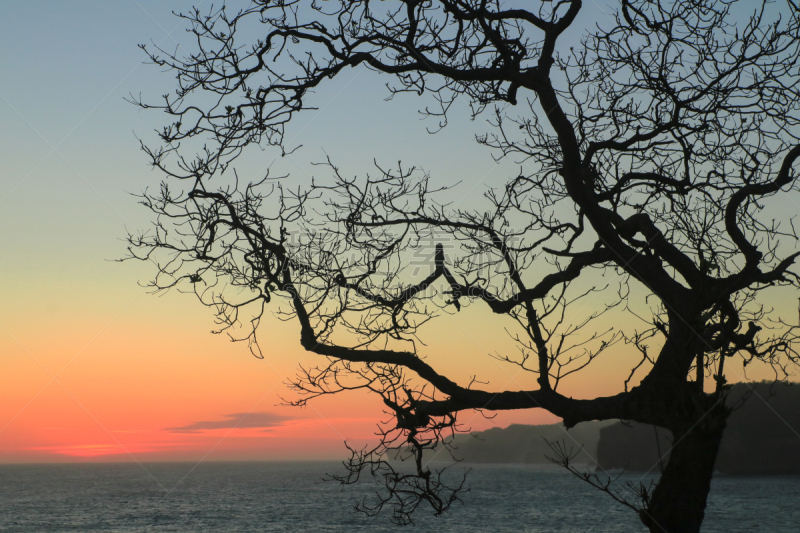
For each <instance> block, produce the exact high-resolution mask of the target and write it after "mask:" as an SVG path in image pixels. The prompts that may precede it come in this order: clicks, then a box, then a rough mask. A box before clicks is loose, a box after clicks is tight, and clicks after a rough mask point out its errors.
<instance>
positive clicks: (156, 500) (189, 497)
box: [0, 463, 800, 533]
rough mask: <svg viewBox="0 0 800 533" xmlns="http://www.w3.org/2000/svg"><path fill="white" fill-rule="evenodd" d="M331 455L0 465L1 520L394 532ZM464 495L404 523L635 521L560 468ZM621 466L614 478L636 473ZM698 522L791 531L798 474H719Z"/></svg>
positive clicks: (493, 472)
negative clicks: (303, 459) (367, 509)
mask: <svg viewBox="0 0 800 533" xmlns="http://www.w3.org/2000/svg"><path fill="white" fill-rule="evenodd" d="M340 470H341V466H340V465H338V464H337V463H203V464H200V465H197V466H196V468H195V465H193V464H190V463H151V464H145V465H142V466H139V465H136V464H79V465H5V466H0V531H9V532H12V531H13V532H31V531H37V532H38V531H109V532H120V533H128V532H135V531H154V532H162V531H163V532H166V531H203V532H207V531H213V532H216V531H219V532H241V531H314V532H316V531H331V532H345V531H390V530H391V531H397V530H400V529H402V528H399V527H396V526H392V525H391V524H390V523H389V520H388V518H389V517H388V514H387V515H386V516H379V517H377V518H367V517H364V516H362V515H358V514H353V513H352V506H353V503H354V502H355V501H356V500H358V499H359V498H360V497H363V496H364V495H366V494H368V493H369V491H370V490H372V489H374V485H371V484H367V483H365V484H361V485H359V486H356V487H348V488H345V490H344V491H342V490H341V489H340V487H338V486H336V485H334V484H332V483H319V480H320V479H321V477H322V476H323V475H324V474H325V473H326V472H337V471H340ZM468 479H469V481H468V483H469V486H470V488H471V491H470V492H469V493H467V494H466V495H465V496H464V505H457V506H456V507H454V508H453V509H452V510H451V511H450V513H449V514H448V515H446V516H445V517H443V518H439V519H436V518H434V517H432V515H431V513H430V512H428V510H427V509H421V512H419V513H418V514H417V515H416V516H415V519H416V520H417V523H416V525H415V526H410V527H409V528H406V529H405V531H409V532H416V531H459V532H462V531H467V532H471V531H530V532H555V531H558V532H573V531H574V532H597V533H600V532H615V533H625V532H634V531H637V532H639V531H642V527H641V525H640V523H639V522H638V519H637V518H636V516H635V515H634V514H633V512H632V511H630V510H628V509H626V508H624V507H622V506H621V505H619V504H617V503H615V502H614V501H612V500H611V499H610V498H609V497H608V496H606V495H604V494H602V493H600V492H598V491H597V490H595V489H593V488H591V487H589V486H588V485H586V484H585V483H583V482H581V481H580V480H578V479H576V478H575V477H573V476H571V475H570V474H567V473H565V472H563V471H561V470H558V469H551V468H547V467H538V466H527V465H502V466H500V465H477V466H473V467H472V472H471V473H470V475H469V478H468ZM639 479H640V478H639V477H637V476H635V475H628V476H626V477H624V478H623V479H622V480H621V481H623V482H624V481H626V480H631V481H638V480H639ZM704 531H707V532H725V533H731V532H739V531H743V532H744V531H748V532H750V531H764V532H775V533H778V532H792V533H794V532H797V531H800V477H797V476H787V477H751V478H741V477H718V478H716V479H715V480H714V482H713V488H712V493H711V497H710V501H709V507H708V511H707V520H706V525H705V529H704Z"/></svg>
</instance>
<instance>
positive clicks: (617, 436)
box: [597, 383, 800, 475]
mask: <svg viewBox="0 0 800 533" xmlns="http://www.w3.org/2000/svg"><path fill="white" fill-rule="evenodd" d="M751 391H752V392H751ZM748 395H749V397H748V398H746V397H747V396H748ZM743 398H746V401H745V402H744V403H743V404H741V400H742V399H743ZM728 404H729V405H732V406H736V405H740V406H739V407H738V408H737V409H736V410H735V411H734V412H733V413H732V414H731V416H730V418H729V419H728V426H727V428H726V429H725V433H724V435H723V437H722V445H721V446H720V451H719V455H718V456H717V463H716V465H715V469H716V470H717V471H719V472H722V473H725V474H736V475H771V474H794V475H798V474H800V384H797V383H791V384H774V385H773V384H771V383H750V384H744V383H737V384H736V385H734V387H733V389H732V390H731V393H730V396H729V398H728ZM671 441H672V435H671V433H670V432H668V431H665V430H659V431H658V440H656V432H655V431H654V428H653V426H647V425H642V424H635V423H630V424H622V423H619V422H618V423H615V424H613V425H611V426H607V427H604V428H602V429H601V430H600V439H599V442H598V444H597V460H598V463H599V465H600V466H601V467H602V468H604V469H606V470H611V469H619V468H626V469H627V470H629V471H639V472H644V471H647V470H651V469H652V471H653V472H658V471H659V455H660V454H659V449H660V452H661V455H666V456H667V457H668V456H669V448H670V445H671ZM664 460H665V461H666V458H665V459H664Z"/></svg>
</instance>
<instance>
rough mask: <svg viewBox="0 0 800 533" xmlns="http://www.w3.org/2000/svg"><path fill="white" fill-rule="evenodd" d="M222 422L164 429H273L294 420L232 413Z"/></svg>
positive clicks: (204, 421)
mask: <svg viewBox="0 0 800 533" xmlns="http://www.w3.org/2000/svg"><path fill="white" fill-rule="evenodd" d="M224 417H225V419H224V420H201V421H200V422H192V423H191V424H189V425H186V426H180V427H174V428H165V429H166V430H167V431H172V432H175V433H197V432H199V431H204V430H209V429H229V428H267V429H269V428H274V427H277V426H281V425H283V423H284V422H286V421H287V420H294V418H295V417H291V416H284V415H279V414H275V413H266V412H264V413H233V414H230V415H224Z"/></svg>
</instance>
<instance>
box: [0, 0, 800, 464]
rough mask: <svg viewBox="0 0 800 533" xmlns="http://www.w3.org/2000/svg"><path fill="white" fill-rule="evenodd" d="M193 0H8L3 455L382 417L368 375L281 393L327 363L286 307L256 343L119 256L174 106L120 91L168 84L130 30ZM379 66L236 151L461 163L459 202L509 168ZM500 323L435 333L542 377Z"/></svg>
mask: <svg viewBox="0 0 800 533" xmlns="http://www.w3.org/2000/svg"><path fill="white" fill-rule="evenodd" d="M191 5H192V2H183V1H179V2H158V1H155V0H121V1H119V2H107V1H85V0H82V1H80V2H69V3H67V2H48V3H45V2H13V1H10V0H0V10H1V11H0V13H2V15H1V16H0V50H2V54H0V73H2V76H0V124H2V128H0V162H1V163H0V227H2V228H3V231H2V233H0V463H3V462H55V461H136V462H147V461H160V460H187V461H205V460H286V459H331V458H344V457H345V455H346V450H345V448H344V445H343V441H345V440H347V441H349V442H351V443H353V444H357V445H358V444H361V443H366V442H369V441H370V439H371V438H372V437H373V432H374V430H375V425H376V422H377V421H379V420H382V419H385V418H386V416H385V415H384V414H383V412H382V409H381V404H380V402H379V401H378V400H377V398H368V397H365V395H363V394H361V393H352V394H346V395H339V396H336V397H329V398H324V399H322V400H319V401H317V402H312V403H311V404H310V406H309V407H307V408H304V409H298V408H292V407H286V406H284V405H281V404H282V403H283V398H286V399H291V398H292V393H291V391H289V390H288V388H287V387H286V385H285V382H286V380H287V379H288V378H290V377H291V376H292V375H294V373H295V372H296V370H297V368H298V365H300V364H313V363H314V362H315V359H314V356H311V355H309V354H307V353H306V352H304V351H303V350H302V349H301V348H300V346H299V342H298V341H299V331H298V330H297V328H296V327H295V326H294V325H292V324H284V323H282V322H280V321H278V320H276V319H268V320H266V323H265V324H264V326H263V328H262V330H263V331H261V332H260V337H261V338H262V339H264V338H268V342H267V343H266V348H265V349H264V355H265V358H264V359H257V358H255V357H253V356H252V355H251V354H250V352H249V351H248V350H247V347H246V346H244V345H242V344H235V343H231V342H230V341H229V340H228V339H227V338H226V337H224V336H221V335H212V334H211V333H210V331H211V330H212V329H213V328H214V327H215V324H214V322H213V316H212V315H211V313H210V312H209V310H207V309H206V308H204V307H202V306H200V305H198V303H197V302H196V300H195V299H194V298H193V297H192V296H190V295H185V294H179V293H177V292H172V293H167V294H162V295H157V296H156V295H152V294H150V293H149V292H148V291H147V290H146V289H145V288H143V287H142V285H141V284H142V283H145V282H146V281H148V280H149V279H150V277H151V276H152V274H153V273H154V268H153V265H151V264H147V263H139V262H123V263H120V262H117V261H116V260H117V259H119V258H121V257H123V256H125V254H126V250H125V242H124V237H125V236H126V234H127V232H128V231H135V230H139V229H144V228H146V227H147V225H148V223H149V220H150V219H149V216H148V212H147V211H146V210H145V209H143V208H142V207H141V206H139V205H138V204H137V203H136V199H135V198H134V197H133V196H132V194H135V193H139V192H141V191H142V190H144V189H145V188H147V187H155V186H157V184H158V182H159V179H160V176H159V175H158V174H157V173H155V172H153V171H152V170H151V169H150V167H149V166H148V162H147V158H146V156H145V155H144V154H143V153H142V152H141V151H140V150H139V142H138V140H137V137H143V136H147V135H149V134H150V132H151V131H152V130H153V129H154V128H156V127H159V126H160V125H161V124H162V123H163V119H162V117H161V116H159V115H158V114H157V113H156V112H144V111H142V110H139V109H137V108H136V107H134V106H132V105H131V104H129V103H127V102H126V101H125V100H124V98H125V97H126V96H128V95H131V94H133V95H137V96H138V95H139V94H142V96H143V97H144V98H145V99H147V98H151V99H152V98H158V96H159V95H161V94H163V93H166V92H169V91H171V90H172V78H171V75H170V74H168V73H164V72H162V71H161V70H160V69H159V68H158V67H154V66H152V65H146V64H143V61H144V59H145V57H144V55H143V53H142V52H141V50H139V48H138V47H137V45H138V44H139V43H155V44H157V45H160V46H162V47H163V48H165V49H174V48H175V47H177V46H179V45H180V43H182V42H183V43H186V42H187V39H188V37H187V35H186V34H185V32H184V28H185V27H184V26H183V24H182V23H181V22H180V21H179V20H178V19H176V18H175V17H174V16H172V14H171V13H170V11H171V10H173V9H174V10H178V11H179V10H181V9H187V8H188V7H190V6H191ZM592 9H594V8H592ZM595 15H597V13H595ZM585 16H587V17H591V16H593V15H592V11H591V10H589V11H588V12H587V14H586V15H585ZM385 81H386V80H384V79H381V78H379V77H377V76H375V75H374V74H373V73H370V72H368V71H366V70H364V69H353V70H351V71H348V72H345V73H344V74H343V75H342V76H340V77H339V78H337V79H335V80H332V81H331V82H330V83H328V85H326V86H325V88H324V90H320V91H318V94H316V95H315V96H314V98H316V99H317V100H316V103H317V105H318V107H319V111H317V112H315V113H309V114H307V115H306V116H303V117H301V118H299V119H298V120H297V121H296V122H295V123H294V124H293V125H292V126H291V128H290V129H289V130H288V131H287V138H288V139H289V141H290V143H291V142H294V143H295V144H297V145H302V149H300V150H299V151H298V152H296V153H295V154H294V155H293V156H292V157H287V158H279V157H277V156H276V154H274V153H271V152H269V151H264V152H262V153H255V154H250V155H248V157H249V159H248V160H247V161H246V162H245V163H243V164H246V165H250V166H249V167H248V168H250V169H251V170H254V171H258V170H263V169H266V168H269V169H270V171H274V172H275V173H276V175H278V174H288V175H289V176H290V177H289V178H288V180H289V181H290V182H291V183H292V184H298V185H303V184H308V183H310V179H311V177H312V176H319V175H320V172H321V170H320V167H314V166H312V165H311V162H313V161H321V160H322V159H323V158H324V157H325V156H326V155H330V156H331V157H332V158H333V159H334V161H336V162H337V163H338V164H340V165H342V168H343V169H344V171H345V173H350V174H356V173H359V172H365V171H367V170H368V169H369V168H370V167H371V165H372V161H373V158H374V159H376V160H378V161H382V162H386V163H388V164H389V165H391V164H394V163H395V162H396V161H398V160H402V161H403V162H404V164H405V163H410V164H419V165H422V166H423V167H424V168H425V169H426V170H427V171H429V172H430V173H431V175H432V176H434V177H435V179H436V180H440V181H439V182H441V183H454V182H460V185H459V187H458V189H457V190H456V191H455V193H454V194H455V195H456V196H455V202H456V204H463V205H470V202H473V201H476V200H477V199H479V198H480V196H481V195H482V194H483V193H484V192H485V190H486V188H487V187H489V186H492V185H497V184H498V183H500V184H502V183H503V180H504V178H505V177H506V176H507V175H509V174H507V172H513V169H511V167H509V166H503V165H498V164H497V163H495V162H494V160H493V159H492V158H491V154H490V153H489V152H487V151H485V150H482V149H478V148H477V147H476V145H475V143H474V141H473V136H474V134H475V133H476V132H480V131H481V129H482V128H483V127H484V125H483V123H482V122H480V121H477V122H470V121H469V120H468V119H467V118H466V117H465V114H464V113H460V114H458V113H456V114H455V115H454V118H453V121H452V123H451V125H450V127H448V128H447V129H446V130H444V131H443V132H441V133H439V134H438V135H437V136H435V137H431V136H429V135H427V134H426V133H425V128H426V126H430V125H431V124H430V122H425V121H422V120H421V118H420V116H419V115H418V114H417V112H416V110H417V109H419V108H420V107H423V106H424V104H420V102H419V100H415V99H414V98H413V97H411V96H409V97H401V98H396V99H394V100H392V101H390V102H386V101H385V97H386V96H387V94H386V91H385V89H384V88H383V83H384V82H385ZM781 208H782V209H794V207H793V206H792V205H790V204H787V205H784V206H782V207H781ZM787 302H789V300H786V302H783V303H781V305H785V306H787V309H788V308H789V307H788V306H790V305H793V304H790V303H787ZM597 303H598V302H595V304H597ZM499 337H503V338H504V339H505V333H504V332H503V323H502V322H501V321H500V320H499V319H498V318H497V317H494V316H491V315H490V316H487V314H486V313H480V312H478V310H477V309H474V308H470V309H468V310H466V311H465V312H463V313H460V314H458V315H452V316H449V318H447V317H445V318H443V319H442V320H441V324H440V325H439V326H438V327H437V331H436V335H434V336H433V338H432V339H431V340H430V342H429V346H428V347H427V350H428V353H429V354H431V357H435V362H436V365H437V367H438V368H441V369H442V370H443V371H444V372H445V373H450V374H451V375H452V376H454V377H455V378H456V379H458V380H459V381H460V382H462V383H467V382H468V381H469V380H470V379H471V378H472V376H473V375H474V376H477V377H478V379H480V380H481V381H483V382H487V383H488V385H487V387H488V388H490V389H494V390H501V389H519V388H535V381H534V379H535V376H532V375H527V374H525V373H524V372H520V371H519V369H518V368H515V367H513V366H509V365H505V366H504V365H501V364H500V363H499V362H498V361H497V360H496V359H495V358H493V357H491V354H493V353H494V354H496V353H499V352H500V351H502V350H504V349H510V348H509V346H510V345H509V343H508V340H507V339H505V340H500V339H499ZM634 360H635V356H634V355H633V354H632V353H631V352H630V351H627V352H626V351H625V350H619V351H618V352H617V353H615V354H614V355H613V358H611V359H610V360H609V361H608V362H604V363H603V364H601V365H599V366H598V368H597V370H596V371H595V372H588V373H582V374H578V375H577V376H576V377H575V379H573V380H571V381H569V382H566V383H565V384H564V389H563V390H562V392H564V393H565V394H568V395H571V396H575V397H591V396H596V395H607V394H613V393H616V392H618V391H619V390H621V387H622V379H624V378H625V377H626V376H627V371H628V369H629V368H630V367H631V363H632V361H634ZM750 377H756V378H757V377H759V376H750ZM557 420H558V419H556V418H555V417H553V416H552V415H550V414H549V413H546V412H543V411H540V410H531V411H524V412H513V413H498V414H497V415H496V416H495V417H494V418H485V417H483V416H481V415H480V414H476V413H468V414H466V415H465V416H464V417H463V418H462V422H463V423H464V424H465V426H466V427H470V428H473V429H476V430H480V429H486V428H488V427H492V426H502V427H505V426H507V425H509V424H511V423H535V424H541V423H552V422H556V421H557Z"/></svg>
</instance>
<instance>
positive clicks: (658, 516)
mask: <svg viewBox="0 0 800 533" xmlns="http://www.w3.org/2000/svg"><path fill="white" fill-rule="evenodd" d="M728 414H729V412H728V410H727V409H726V408H725V406H724V405H721V404H717V405H715V406H713V407H711V410H710V411H709V412H707V413H705V414H703V415H702V417H700V416H698V417H696V418H694V417H693V418H694V422H693V423H692V424H681V425H680V426H678V427H676V428H671V429H672V433H673V436H674V441H673V445H672V449H671V450H670V455H669V462H668V463H667V466H666V467H665V468H664V471H663V473H662V474H661V479H660V480H659V482H658V485H657V486H656V488H655V490H653V493H652V495H651V497H650V501H649V502H648V505H647V508H646V509H645V510H643V511H641V512H640V517H641V519H642V522H643V523H644V524H645V525H646V526H647V527H648V528H649V529H650V531H651V532H652V533H698V532H699V531H700V526H701V524H702V523H703V517H704V516H705V509H706V500H707V498H708V492H709V489H710V488H711V477H712V474H713V472H714V463H715V461H716V459H717V452H718V451H719V445H720V441H721V440H722V433H723V431H724V429H725V421H726V420H727V418H728ZM698 419H699V421H698ZM681 426H682V427H681ZM665 452H666V450H662V453H665Z"/></svg>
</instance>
